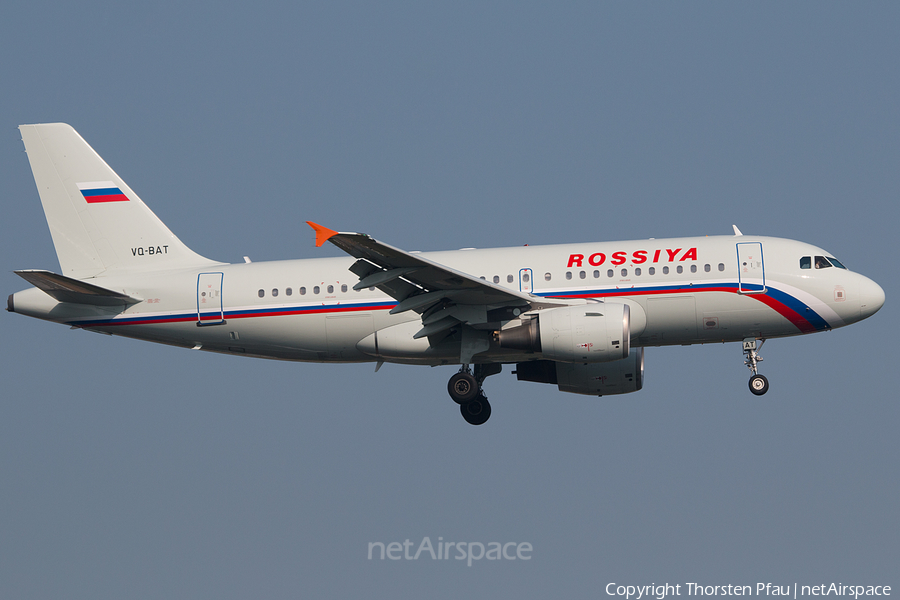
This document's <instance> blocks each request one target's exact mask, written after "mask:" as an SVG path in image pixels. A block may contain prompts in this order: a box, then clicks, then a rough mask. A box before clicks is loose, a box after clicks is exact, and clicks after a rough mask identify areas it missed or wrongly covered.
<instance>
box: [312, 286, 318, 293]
mask: <svg viewBox="0 0 900 600" xmlns="http://www.w3.org/2000/svg"><path fill="white" fill-rule="evenodd" d="M318 293H319V286H317V285H316V286H313V294H318Z"/></svg>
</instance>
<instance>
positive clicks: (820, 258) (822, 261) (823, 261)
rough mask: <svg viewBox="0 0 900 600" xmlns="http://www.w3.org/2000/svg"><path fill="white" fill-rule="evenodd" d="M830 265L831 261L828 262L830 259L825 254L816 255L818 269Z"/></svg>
mask: <svg viewBox="0 0 900 600" xmlns="http://www.w3.org/2000/svg"><path fill="white" fill-rule="evenodd" d="M830 266H831V263H830V262H828V259H827V258H825V257H824V256H817V257H816V268H817V269H827V268H828V267H830Z"/></svg>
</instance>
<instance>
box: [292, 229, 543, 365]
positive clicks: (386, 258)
mask: <svg viewBox="0 0 900 600" xmlns="http://www.w3.org/2000/svg"><path fill="white" fill-rule="evenodd" d="M307 223H308V224H309V226H310V227H312V228H313V229H314V230H315V232H316V246H321V245H322V244H324V243H325V242H326V241H327V242H331V243H332V244H334V245H335V246H337V247H338V248H340V249H341V250H343V251H344V252H346V253H347V254H349V255H350V256H353V257H354V258H356V259H358V260H357V261H356V262H355V263H353V265H352V266H351V267H350V271H352V272H353V273H354V274H355V275H356V276H357V277H359V283H357V284H356V285H355V286H353V289H363V288H367V287H376V288H378V289H380V290H381V291H383V292H384V293H386V294H387V295H389V296H390V297H392V298H394V299H395V300H397V306H395V307H394V308H393V309H391V314H398V313H402V312H406V311H409V310H412V311H415V312H417V313H419V314H421V315H422V329H420V330H419V331H418V332H417V333H416V334H415V335H414V336H413V337H414V338H416V339H418V338H422V337H426V336H428V337H429V338H432V336H440V335H441V334H446V333H449V331H450V330H451V329H452V328H453V327H456V326H458V325H460V324H465V325H469V326H471V327H474V328H475V329H494V328H499V326H500V325H501V324H502V323H503V322H504V321H508V320H510V319H514V318H516V317H517V316H518V315H520V314H521V313H523V312H527V311H529V310H532V309H535V308H543V307H545V306H559V305H560V303H559V302H548V301H547V300H545V299H544V298H541V297H540V296H534V295H532V294H527V293H524V292H519V291H516V290H510V289H507V288H504V287H501V286H499V285H495V284H493V283H490V282H488V281H485V280H484V279H480V278H478V277H474V276H472V275H469V274H468V273H463V272H462V271H457V270H456V269H452V268H450V267H447V266H444V265H441V264H439V263H436V262H434V261H431V260H428V259H427V258H423V257H422V256H419V255H416V254H410V253H409V252H405V251H403V250H400V249H399V248H394V247H393V246H389V245H387V244H384V243H382V242H379V241H377V240H375V239H374V238H372V237H370V236H368V235H366V234H364V233H346V232H337V231H333V230H331V229H328V228H327V227H323V226H321V225H317V224H316V223H312V222H310V221H307ZM464 362H465V361H464Z"/></svg>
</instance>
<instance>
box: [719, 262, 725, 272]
mask: <svg viewBox="0 0 900 600" xmlns="http://www.w3.org/2000/svg"><path fill="white" fill-rule="evenodd" d="M719 270H720V271H724V270H725V263H719Z"/></svg>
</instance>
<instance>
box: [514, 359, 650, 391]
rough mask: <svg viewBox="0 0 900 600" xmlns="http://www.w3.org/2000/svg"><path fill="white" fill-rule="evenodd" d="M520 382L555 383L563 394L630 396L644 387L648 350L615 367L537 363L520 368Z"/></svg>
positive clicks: (615, 364)
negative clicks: (646, 352) (645, 353)
mask: <svg viewBox="0 0 900 600" xmlns="http://www.w3.org/2000/svg"><path fill="white" fill-rule="evenodd" d="M516 377H517V378H518V379H519V381H534V382H537V383H554V384H556V385H557V387H559V391H561V392H570V393H572V394H588V395H590V396H606V395H611V394H630V393H631V392H636V391H638V390H639V389H641V388H642V387H643V386H644V349H643V348H635V349H634V350H632V351H631V352H629V354H628V358H625V359H622V360H617V361H615V362H611V363H594V364H573V363H564V362H553V361H549V360H534V361H530V362H523V363H517V364H516Z"/></svg>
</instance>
